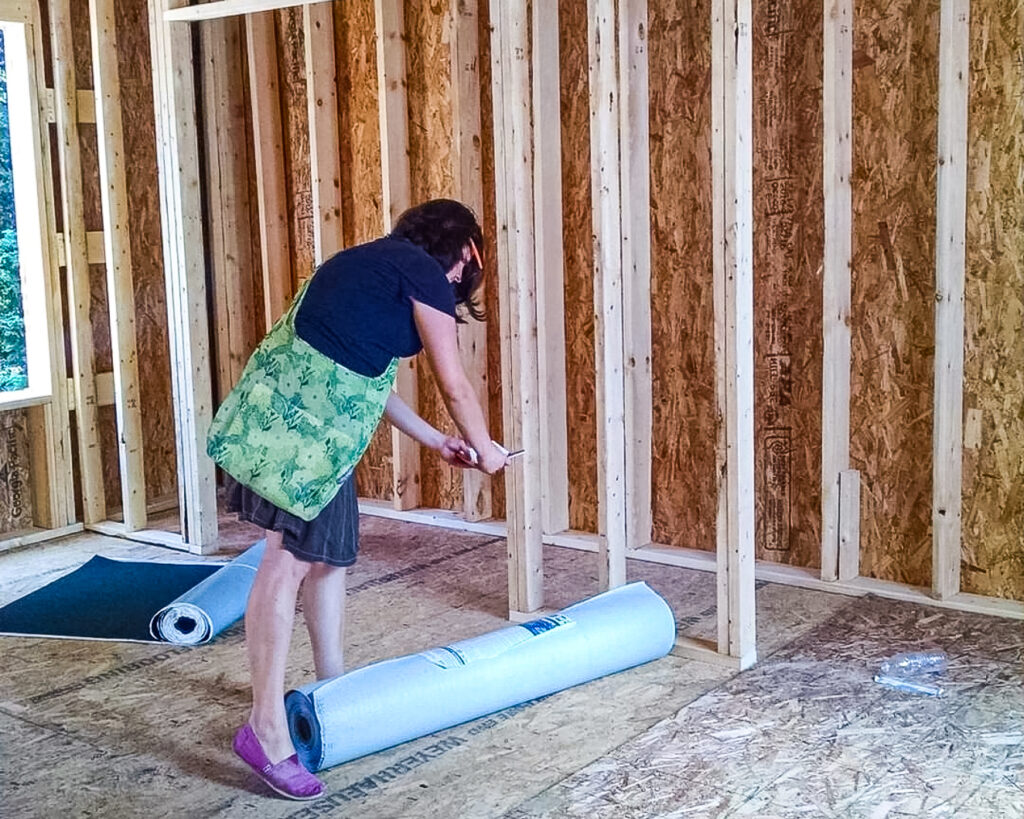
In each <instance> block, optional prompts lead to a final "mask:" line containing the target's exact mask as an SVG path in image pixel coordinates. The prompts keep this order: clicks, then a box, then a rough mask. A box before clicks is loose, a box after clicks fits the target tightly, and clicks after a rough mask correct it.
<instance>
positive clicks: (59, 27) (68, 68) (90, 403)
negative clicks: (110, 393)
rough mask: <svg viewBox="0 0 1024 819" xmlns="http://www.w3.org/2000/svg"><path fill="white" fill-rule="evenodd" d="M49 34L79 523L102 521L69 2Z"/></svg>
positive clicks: (54, 7)
mask: <svg viewBox="0 0 1024 819" xmlns="http://www.w3.org/2000/svg"><path fill="white" fill-rule="evenodd" d="M49 10H50V33H51V39H52V44H53V67H54V69H53V80H54V114H55V120H56V124H57V156H58V160H59V163H60V190H61V210H62V213H63V223H64V233H63V235H62V237H61V239H62V240H63V243H64V248H65V251H64V258H65V265H66V276H65V280H66V287H67V298H68V324H69V335H70V337H71V364H72V377H71V383H72V386H73V393H74V405H75V430H76V433H77V438H78V463H79V472H80V475H81V487H82V515H83V518H84V522H85V523H97V522H98V521H101V520H104V519H106V517H107V509H106V497H105V493H104V485H103V460H102V453H101V450H100V433H99V426H98V421H97V418H98V414H99V413H98V412H97V409H98V404H97V396H96V377H95V372H94V369H93V342H92V325H91V323H90V319H89V309H90V304H91V302H92V295H91V292H90V288H89V249H88V237H87V233H86V230H85V211H84V202H83V191H82V163H81V149H80V146H79V136H78V121H79V118H78V99H79V95H78V93H77V80H76V76H75V61H74V57H73V53H72V48H73V41H72V32H71V5H70V2H69V0H50V4H49Z"/></svg>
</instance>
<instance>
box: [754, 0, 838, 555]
mask: <svg viewBox="0 0 1024 819" xmlns="http://www.w3.org/2000/svg"><path fill="white" fill-rule="evenodd" d="M821 15H822V5H821V2H820V0H791V2H783V0H767V2H764V3H756V4H755V5H754V54H753V65H754V226H755V231H754V305H755V307H754V389H755V395H754V404H755V416H754V422H755V430H754V435H755V451H754V470H755V486H756V496H755V497H756V500H757V529H756V553H757V557H758V558H759V559H762V560H772V561H778V562H782V563H791V564H796V565H799V566H819V565H820V555H821V355H822V341H821V338H822V291H821V285H822V281H821V267H822V252H823V242H824V216H823V193H822V181H821V180H822V111H821V99H822V96H821V91H822V89H821V83H822V19H821Z"/></svg>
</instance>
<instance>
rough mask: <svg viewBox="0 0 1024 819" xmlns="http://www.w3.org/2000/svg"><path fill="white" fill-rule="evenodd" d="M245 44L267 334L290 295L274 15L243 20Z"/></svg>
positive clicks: (287, 302) (286, 198)
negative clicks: (247, 57)
mask: <svg viewBox="0 0 1024 819" xmlns="http://www.w3.org/2000/svg"><path fill="white" fill-rule="evenodd" d="M245 39H246V47H247V49H248V52H249V54H248V56H249V98H250V99H251V100H252V130H253V150H254V163H255V166H256V196H257V206H258V209H259V226H260V256H261V258H260V262H261V266H262V270H263V302H264V314H265V318H266V326H267V328H268V329H269V328H270V327H271V325H273V324H274V322H275V321H277V320H278V318H280V317H281V315H283V314H284V311H285V309H287V307H288V304H289V302H290V301H291V298H292V295H293V291H292V262H291V240H290V238H289V233H288V205H287V202H288V191H287V187H286V181H285V166H284V136H283V134H284V132H283V130H282V125H281V97H280V91H279V89H278V76H277V64H278V61H279V56H278V49H277V35H276V33H275V30H274V15H273V14H272V13H266V14H250V15H248V16H247V17H246V18H245Z"/></svg>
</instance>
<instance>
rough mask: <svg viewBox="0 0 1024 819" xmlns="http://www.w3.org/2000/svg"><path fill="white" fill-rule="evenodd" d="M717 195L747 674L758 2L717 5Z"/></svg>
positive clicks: (727, 569) (731, 491)
mask: <svg viewBox="0 0 1024 819" xmlns="http://www.w3.org/2000/svg"><path fill="white" fill-rule="evenodd" d="M711 19H712V35H711V39H712V46H711V48H712V58H711V61H712V79H711V93H712V147H711V156H712V186H713V194H712V195H713V201H714V290H715V292H714V300H715V358H716V361H715V367H716V371H717V380H718V406H719V413H720V416H721V418H720V432H719V436H718V464H719V469H718V475H719V478H718V535H717V541H718V549H717V551H718V650H719V652H720V653H723V654H729V655H731V656H733V657H737V658H739V660H740V666H741V667H743V668H745V667H747V666H749V665H751V664H753V663H754V661H755V660H756V656H757V651H756V646H755V635H754V627H755V624H754V351H753V346H754V345H753V335H754V334H753V323H754V322H753V150H752V143H753V121H752V114H751V99H752V96H753V76H752V71H751V51H752V43H751V41H752V36H751V0H713V2H712V12H711Z"/></svg>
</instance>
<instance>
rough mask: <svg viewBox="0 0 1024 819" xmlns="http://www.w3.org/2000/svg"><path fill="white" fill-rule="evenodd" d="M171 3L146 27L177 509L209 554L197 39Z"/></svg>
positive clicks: (153, 9)
mask: <svg viewBox="0 0 1024 819" xmlns="http://www.w3.org/2000/svg"><path fill="white" fill-rule="evenodd" d="M167 2H168V0H149V20H150V44H151V48H152V53H153V97H154V106H155V109H156V133H157V147H158V152H157V158H158V164H159V168H160V193H161V198H162V208H161V215H162V222H163V239H164V268H165V276H166V279H167V305H168V327H169V330H170V337H171V369H172V379H173V385H174V405H175V429H176V432H177V455H178V491H179V500H180V503H179V507H180V509H181V510H182V536H183V542H184V543H185V544H186V545H187V546H188V548H189V550H191V551H209V550H211V549H213V548H214V547H215V542H216V537H217V494H216V483H215V474H214V465H213V461H212V460H211V459H210V458H208V457H207V456H206V433H207V430H208V429H209V424H210V420H211V418H212V403H213V402H212V394H211V384H210V372H209V343H208V339H209V317H208V314H207V305H206V284H205V266H204V260H203V247H204V238H203V224H202V206H201V198H200V175H199V149H198V139H197V133H196V113H195V87H194V83H193V76H192V71H191V70H184V67H185V66H190V65H191V59H192V57H191V55H192V37H191V32H190V30H189V29H188V28H185V27H181V26H172V25H169V24H168V23H166V22H165V21H164V18H163V13H164V11H165V10H166V8H167V5H166V3H167ZM173 2H179V0H173Z"/></svg>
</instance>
